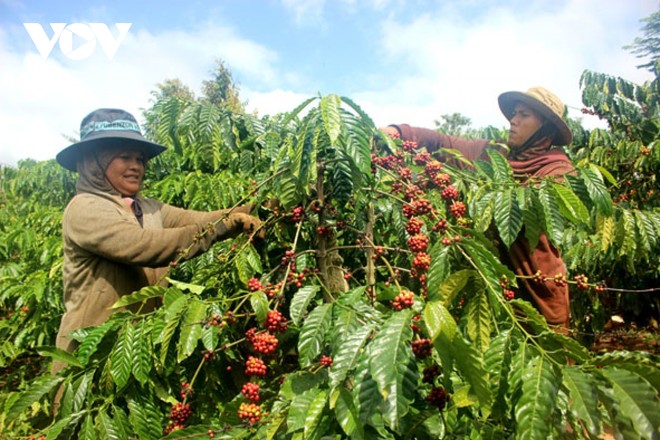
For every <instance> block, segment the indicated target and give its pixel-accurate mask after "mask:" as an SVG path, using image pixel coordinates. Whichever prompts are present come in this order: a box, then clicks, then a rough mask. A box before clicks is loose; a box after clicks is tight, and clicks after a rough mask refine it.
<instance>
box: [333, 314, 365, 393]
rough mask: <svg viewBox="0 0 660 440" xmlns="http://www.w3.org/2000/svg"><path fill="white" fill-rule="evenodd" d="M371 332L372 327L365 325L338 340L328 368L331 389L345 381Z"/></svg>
mask: <svg viewBox="0 0 660 440" xmlns="http://www.w3.org/2000/svg"><path fill="white" fill-rule="evenodd" d="M372 330H373V326H370V325H365V326H362V327H358V328H356V329H355V330H353V331H352V332H351V333H349V334H348V335H346V336H345V337H342V338H340V339H341V342H340V345H339V347H338V349H337V352H336V353H335V354H334V357H333V363H332V367H331V368H330V386H331V387H333V388H334V387H337V386H339V385H340V384H341V382H343V381H344V379H346V377H347V375H348V372H349V371H350V370H352V369H354V368H355V366H356V365H357V362H358V360H359V358H360V355H361V354H362V349H363V347H364V345H365V344H366V342H367V339H368V338H369V335H370V334H371V331H372Z"/></svg>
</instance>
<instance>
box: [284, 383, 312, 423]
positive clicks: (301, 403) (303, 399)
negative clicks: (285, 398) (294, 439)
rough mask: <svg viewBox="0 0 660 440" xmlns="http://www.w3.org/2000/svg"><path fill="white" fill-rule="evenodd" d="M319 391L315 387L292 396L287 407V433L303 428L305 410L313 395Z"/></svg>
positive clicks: (307, 408)
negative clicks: (289, 405)
mask: <svg viewBox="0 0 660 440" xmlns="http://www.w3.org/2000/svg"><path fill="white" fill-rule="evenodd" d="M319 391H320V390H319V389H318V388H316V387H315V388H312V389H309V390H306V391H303V392H301V393H298V394H296V395H294V396H293V400H292V401H291V407H290V408H289V416H288V417H287V419H286V426H287V433H288V434H291V433H293V432H296V431H299V430H301V429H304V428H305V420H306V419H307V412H308V410H309V407H310V405H311V404H312V402H313V401H314V397H316V395H317V394H318V393H319Z"/></svg>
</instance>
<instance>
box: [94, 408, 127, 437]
mask: <svg viewBox="0 0 660 440" xmlns="http://www.w3.org/2000/svg"><path fill="white" fill-rule="evenodd" d="M95 422H96V423H95V426H96V432H97V433H98V436H99V437H98V438H99V440H121V439H124V438H125V437H124V436H122V435H121V431H120V430H119V428H118V427H117V425H116V424H115V421H114V420H113V419H112V417H110V415H109V414H108V413H107V412H106V411H103V410H101V411H99V413H98V414H97V415H96V419H95Z"/></svg>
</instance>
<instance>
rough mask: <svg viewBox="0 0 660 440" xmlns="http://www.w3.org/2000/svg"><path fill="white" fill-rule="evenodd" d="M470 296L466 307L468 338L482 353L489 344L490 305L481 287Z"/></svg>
mask: <svg viewBox="0 0 660 440" xmlns="http://www.w3.org/2000/svg"><path fill="white" fill-rule="evenodd" d="M471 295H472V296H471V297H470V299H469V300H468V303H467V306H466V315H467V331H468V336H469V337H470V339H471V340H472V341H473V342H474V343H475V344H476V345H477V347H478V348H479V349H480V350H481V351H482V352H483V351H486V349H488V345H489V344H490V330H491V311H490V304H489V302H488V295H487V294H486V291H485V290H484V289H483V287H481V289H478V290H474V291H472V293H471Z"/></svg>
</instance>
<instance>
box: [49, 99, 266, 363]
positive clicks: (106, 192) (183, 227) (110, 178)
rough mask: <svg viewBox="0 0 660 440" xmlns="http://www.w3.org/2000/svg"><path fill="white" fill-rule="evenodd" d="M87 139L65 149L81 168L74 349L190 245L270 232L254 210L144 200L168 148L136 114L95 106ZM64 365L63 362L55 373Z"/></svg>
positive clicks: (68, 277)
mask: <svg viewBox="0 0 660 440" xmlns="http://www.w3.org/2000/svg"><path fill="white" fill-rule="evenodd" d="M80 136H81V140H80V142H78V143H75V144H73V145H71V146H69V147H67V148H65V149H64V150H62V151H61V152H60V153H58V154H57V161H58V163H59V164H60V165H62V166H63V167H64V168H66V169H68V170H71V171H76V172H78V181H77V184H76V190H77V193H76V195H75V196H74V197H73V199H72V200H71V201H70V202H69V204H68V205H67V207H66V209H65V211H64V216H63V218H62V236H63V241H64V267H63V280H64V304H65V307H66V311H65V313H64V316H63V317H62V321H61V324H60V329H59V333H58V335H57V346H58V347H60V348H62V349H64V350H66V351H73V349H75V347H76V343H75V341H74V340H72V339H70V338H69V337H68V335H69V334H70V333H71V332H72V331H73V330H76V329H79V328H83V327H88V326H95V325H99V324H101V323H103V322H104V321H105V320H106V319H107V318H108V317H109V316H110V314H111V313H112V310H111V309H110V307H111V306H112V305H113V304H114V303H115V302H117V300H118V299H119V298H121V297H122V296H123V295H128V294H130V293H132V292H135V291H136V290H139V289H140V288H142V287H145V286H149V285H154V284H156V283H157V282H162V278H163V275H164V274H165V272H166V270H167V266H168V264H169V263H171V262H172V261H174V260H176V259H177V258H178V257H179V255H180V251H181V250H182V249H186V248H188V247H190V246H191V245H192V247H191V248H190V252H188V253H187V254H186V255H184V257H185V258H191V257H193V256H195V255H198V254H200V253H202V252H204V251H205V250H207V249H208V248H209V246H210V245H211V244H212V243H213V242H214V241H216V240H218V239H220V238H224V237H228V236H232V235H236V234H239V233H240V232H242V231H255V232H257V233H258V234H261V233H262V232H259V228H260V222H259V219H258V218H256V217H253V216H251V215H249V214H248V212H249V210H250V209H249V207H239V208H235V209H234V210H233V211H231V212H228V211H225V210H219V211H213V212H200V211H192V210H185V209H180V208H176V207H174V206H170V205H167V204H164V203H161V202H159V201H156V200H150V199H145V198H142V197H141V196H140V195H139V191H140V186H141V184H142V178H143V177H144V171H145V167H146V165H147V162H148V161H149V159H151V158H153V157H155V156H156V155H158V154H160V153H162V152H163V151H164V150H165V147H163V146H161V145H158V144H155V143H152V142H149V141H148V140H146V139H145V138H144V137H143V136H142V134H141V132H140V127H139V125H138V124H137V122H136V120H135V118H134V117H133V116H132V115H131V114H130V113H127V112H125V111H124V110H119V109H98V110H95V111H93V112H92V113H90V114H89V115H87V116H86V117H85V118H84V119H83V120H82V123H81V125H80ZM211 225H212V226H211ZM203 231H206V233H204V234H202V232H203ZM200 237H201V238H200ZM156 305H157V304H156V303H155V301H151V302H150V303H149V304H141V305H139V307H140V310H141V311H149V310H153V308H154V307H155V306H156ZM62 367H63V364H61V363H56V364H55V365H54V370H56V371H57V370H58V369H60V368H62Z"/></svg>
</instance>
